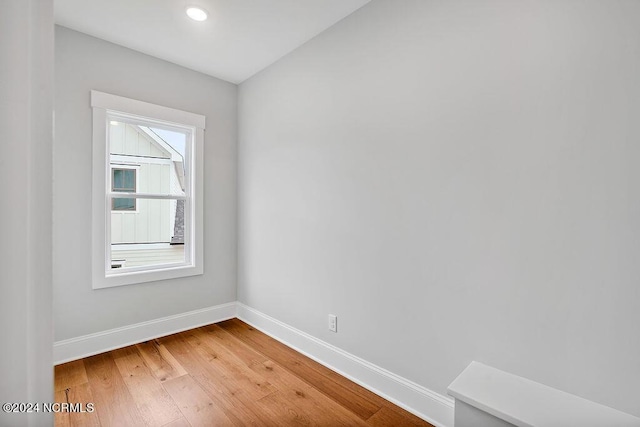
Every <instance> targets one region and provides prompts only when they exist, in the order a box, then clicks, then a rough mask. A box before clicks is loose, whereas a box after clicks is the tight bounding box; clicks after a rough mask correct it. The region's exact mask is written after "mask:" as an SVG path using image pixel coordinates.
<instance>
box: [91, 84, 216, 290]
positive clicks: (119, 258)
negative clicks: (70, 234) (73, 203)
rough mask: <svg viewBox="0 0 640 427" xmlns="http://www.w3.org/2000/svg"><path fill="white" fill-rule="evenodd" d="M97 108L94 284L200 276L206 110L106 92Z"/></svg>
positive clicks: (95, 101) (97, 95)
mask: <svg viewBox="0 0 640 427" xmlns="http://www.w3.org/2000/svg"><path fill="white" fill-rule="evenodd" d="M91 105H92V107H93V153H94V158H93V287H94V288H105V287H111V286H120V285H130V284H135V283H141V282H149V281H155V280H163V279H171V278H177V277H185V276H192V275H196V274H202V271H203V265H202V187H203V183H202V179H203V178H202V177H203V173H202V164H203V162H202V151H203V140H204V125H205V118H204V116H201V115H198V114H193V113H189V112H185V111H181V110H175V109H172V108H168V107H163V106H158V105H154V104H149V103H146V102H142V101H136V100H132V99H128V98H123V97H120V96H115V95H110V94H106V93H102V92H97V91H92V92H91Z"/></svg>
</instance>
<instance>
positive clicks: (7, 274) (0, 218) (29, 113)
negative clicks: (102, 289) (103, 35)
mask: <svg viewBox="0 0 640 427" xmlns="http://www.w3.org/2000/svg"><path fill="white" fill-rule="evenodd" d="M52 113H53V3H52V2H51V1H50V0H27V1H25V0H8V1H2V2H0V147H1V148H2V155H1V156H0V182H2V189H3V191H2V203H1V204H0V226H1V229H2V232H1V237H0V325H1V328H0V342H1V343H2V350H1V351H0V378H1V379H0V402H2V403H5V402H51V401H52V400H53V367H52V358H53V356H52V345H53V328H52V325H51V317H52V316H51V167H52V166H51V147H52V140H53V120H52ZM51 424H53V416H52V414H43V413H37V414H35V413H34V414H31V415H29V416H28V417H27V415H26V414H13V413H5V412H4V411H1V412H0V425H3V426H5V425H7V426H9V425H10V426H26V425H29V426H41V425H42V426H44V425H51Z"/></svg>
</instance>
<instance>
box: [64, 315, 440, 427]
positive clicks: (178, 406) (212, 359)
mask: <svg viewBox="0 0 640 427" xmlns="http://www.w3.org/2000/svg"><path fill="white" fill-rule="evenodd" d="M55 389H56V392H55V398H56V401H57V402H60V403H64V402H68V403H83V404H86V403H89V402H93V403H94V404H95V411H94V412H92V413H86V412H85V413H57V414H56V418H55V421H56V426H103V427H108V426H158V427H161V426H166V427H181V426H186V427H189V426H191V427H197V426H274V427H277V426H299V425H301V426H329V427H331V426H369V427H384V426H390V427H391V426H393V427H398V426H416V427H417V426H431V424H429V423H427V422H425V421H423V420H421V419H420V418H418V417H416V416H414V415H412V414H410V413H409V412H407V411H405V410H403V409H401V408H399V407H397V406H396V405H393V404H392V403H390V402H388V401H386V400H384V399H382V398H381V397H379V396H377V395H375V394H373V393H371V392H370V391H368V390H366V389H365V388H363V387H360V386H359V385H357V384H355V383H353V382H352V381H349V380H348V379H346V378H344V377H342V376H340V375H338V374H336V373H335V372H333V371H331V370H330V369H327V368H326V367H324V366H322V365H320V364H319V363H317V362H314V361H313V360H311V359H309V358H307V357H305V356H303V355H301V354H300V353H298V352H296V351H295V350H292V349H291V348H289V347H287V346H285V345H283V344H281V343H280V342H278V341H276V340H274V339H273V338H271V337H269V336H267V335H265V334H263V333H262V332H260V331H257V330H255V329H254V328H252V327H251V326H249V325H247V324H246V323H244V322H242V321H240V320H238V319H232V320H227V321H225V322H221V323H218V324H215V325H209V326H205V327H202V328H196V329H192V330H189V331H185V332H181V333H179V334H174V335H169V336H167V337H163V338H159V339H156V340H153V341H148V342H145V343H142V344H137V345H134V346H129V347H125V348H121V349H118V350H113V351H110V352H107V353H102V354H99V355H96V356H91V357H87V358H85V359H82V360H77V361H74V362H69V363H65V364H63V365H59V366H56V369H55ZM431 427H433V426H431Z"/></svg>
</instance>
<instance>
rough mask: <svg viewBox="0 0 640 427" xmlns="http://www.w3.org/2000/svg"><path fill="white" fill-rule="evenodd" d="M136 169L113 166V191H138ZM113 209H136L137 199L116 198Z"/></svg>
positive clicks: (113, 201)
mask: <svg viewBox="0 0 640 427" xmlns="http://www.w3.org/2000/svg"><path fill="white" fill-rule="evenodd" d="M136 176H137V174H136V170H135V169H123V168H115V167H112V168H111V191H112V192H114V193H116V192H121V193H135V192H136V187H137V186H136ZM111 210H114V211H135V210H136V199H121V198H114V199H112V203H111Z"/></svg>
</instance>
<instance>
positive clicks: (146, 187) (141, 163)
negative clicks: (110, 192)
mask: <svg viewBox="0 0 640 427" xmlns="http://www.w3.org/2000/svg"><path fill="white" fill-rule="evenodd" d="M109 132H110V135H109V136H110V138H109V142H110V150H109V151H110V153H111V165H112V167H118V166H119V165H122V166H123V167H135V168H136V171H137V172H136V173H137V192H141V193H161V194H168V193H170V192H174V193H175V192H176V191H175V190H176V188H175V182H177V181H178V179H177V177H176V176H174V175H176V172H175V167H174V164H173V161H172V160H171V154H170V153H169V152H167V151H166V150H164V149H162V148H161V147H160V146H159V145H158V144H157V143H155V142H154V141H153V140H152V139H151V138H150V137H149V136H147V135H146V134H144V132H142V131H140V130H139V129H138V128H137V126H134V125H130V124H126V123H117V124H113V123H112V124H111V125H110V126H109ZM178 188H179V184H178ZM178 194H179V193H178ZM174 216H175V202H173V203H172V201H171V200H148V199H137V201H136V210H135V211H112V212H111V242H112V243H156V242H167V243H168V242H169V241H170V240H171V236H172V234H173V224H174V222H175V218H174Z"/></svg>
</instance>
